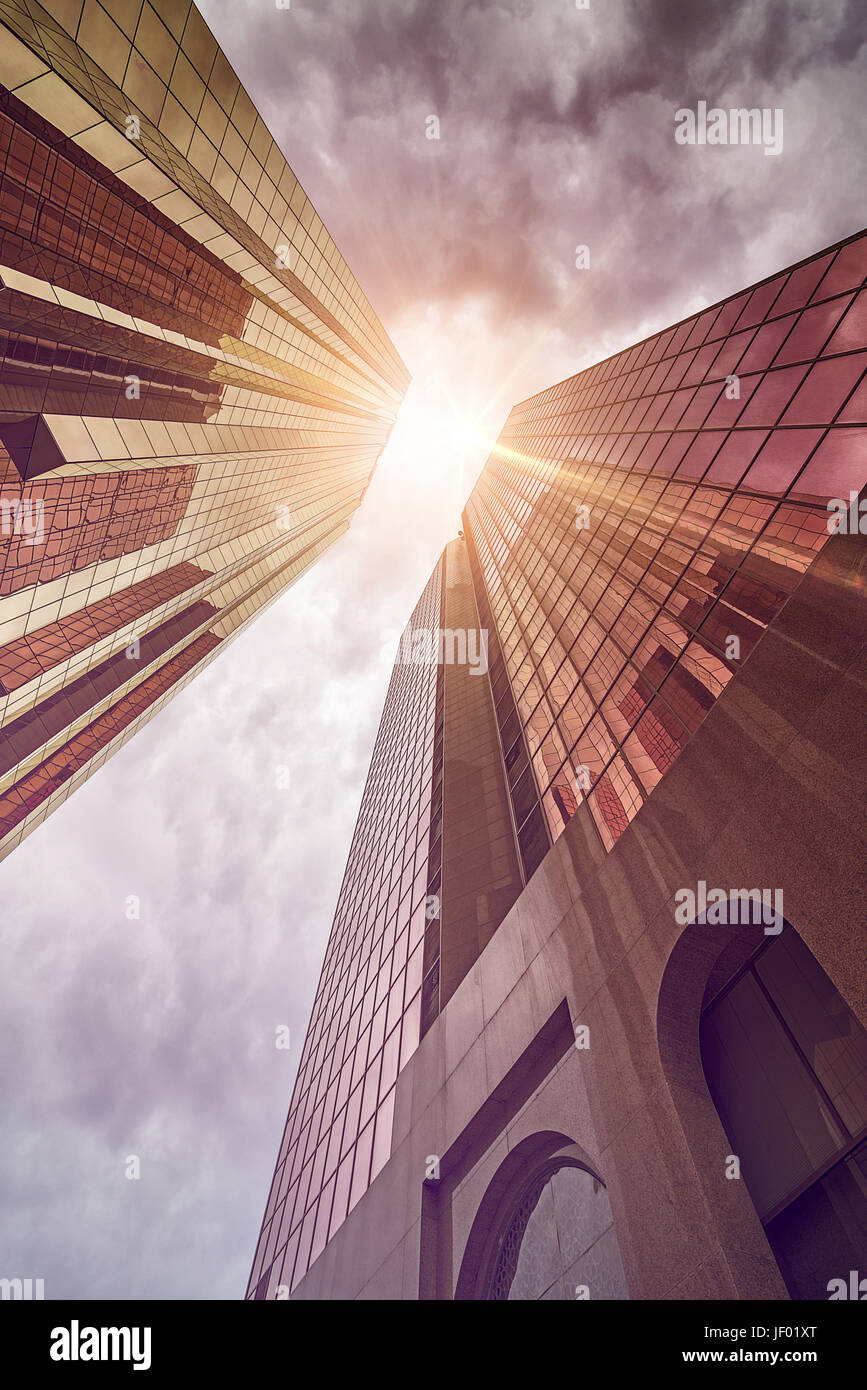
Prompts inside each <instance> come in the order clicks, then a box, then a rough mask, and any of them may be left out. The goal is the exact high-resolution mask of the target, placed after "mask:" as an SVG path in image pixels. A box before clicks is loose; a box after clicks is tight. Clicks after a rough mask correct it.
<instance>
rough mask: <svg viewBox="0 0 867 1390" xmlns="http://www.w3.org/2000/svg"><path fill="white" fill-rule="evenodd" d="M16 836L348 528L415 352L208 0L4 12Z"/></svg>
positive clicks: (2, 627) (0, 149) (0, 251)
mask: <svg viewBox="0 0 867 1390" xmlns="http://www.w3.org/2000/svg"><path fill="white" fill-rule="evenodd" d="M0 81H2V83H3V84H4V85H3V86H2V87H0V509H2V528H0V721H2V722H0V778H2V782H0V856H2V855H5V854H6V853H8V852H9V850H10V849H11V848H13V847H14V846H15V845H16V844H17V843H18V842H19V841H20V840H21V839H22V838H23V836H24V835H26V834H27V833H28V832H29V831H30V830H31V829H32V828H33V827H34V826H35V825H37V824H38V823H39V822H40V821H41V820H42V819H44V817H45V816H46V815H47V814H48V813H49V812H50V811H51V810H52V809H53V808H54V807H55V806H56V805H57V804H58V803H59V802H60V801H62V800H63V799H64V798H65V797H66V796H67V795H68V794H69V792H70V790H72V789H73V788H74V787H75V786H77V785H79V784H80V783H81V782H82V781H83V780H84V779H85V778H87V777H88V776H89V775H90V773H91V772H92V771H94V770H95V769H96V768H97V767H98V766H100V765H101V764H102V763H103V762H104V761H105V759H106V757H108V756H110V755H111V753H112V752H113V751H115V750H116V749H117V748H118V747H119V746H121V744H122V743H123V742H125V741H126V740H127V739H128V738H129V737H131V735H132V734H133V733H134V732H135V730H136V729H137V728H139V727H140V726H141V725H142V723H144V722H145V721H146V720H148V719H149V718H150V717H151V716H152V715H153V714H155V713H156V711H157V710H159V709H160V708H162V706H163V705H164V704H165V703H166V702H167V701H168V700H169V699H171V697H172V695H173V694H174V693H175V692H176V691H177V690H178V689H180V688H181V686H183V685H184V684H185V683H186V682H187V681H188V680H190V679H191V678H192V676H193V675H194V674H195V672H196V671H197V670H199V669H200V668H201V667H202V666H203V665H204V664H206V663H207V662H209V661H210V660H211V659H212V658H213V656H214V654H215V653H216V652H217V651H218V650H219V648H220V646H221V644H223V643H224V642H226V641H228V640H230V639H231V638H232V637H234V636H235V635H236V634H237V633H239V632H241V631H242V630H243V629H244V628H245V627H246V626H247V625H248V624H249V623H250V622H252V621H253V620H254V618H255V617H256V615H257V614H258V613H260V612H262V610H263V609H264V608H265V607H266V606H267V605H268V604H270V603H271V602H273V601H274V600H275V599H276V598H277V597H278V596H279V595H280V594H281V593H283V592H284V591H285V589H286V588H287V587H288V586H289V585H291V584H292V583H293V582H294V581H295V580H296V579H297V578H298V577H299V576H300V575H301V574H303V573H304V572H305V570H307V569H308V568H309V567H310V566H311V565H312V564H314V563H315V561H316V560H317V559H318V557H319V556H320V555H321V554H322V553H323V552H324V551H325V550H326V549H327V548H328V547H329V546H330V545H332V544H333V543H334V541H335V540H337V539H338V537H339V536H340V535H342V533H343V532H344V531H345V530H346V529H347V527H348V525H349V523H350V520H351V517H352V514H353V512H354V511H355V509H356V507H357V506H358V505H359V503H360V501H361V499H362V497H363V495H364V492H365V489H366V487H367V484H368V482H369V480H370V477H371V474H372V472H373V469H374V467H375V465H376V461H377V459H378V457H379V454H380V453H381V450H382V448H383V445H384V443H385V441H386V439H387V438H388V434H389V431H390V428H391V425H392V423H393V421H394V418H395V415H396V412H397V409H398V406H399V404H400V401H401V399H402V397H403V394H404V392H405V390H406V387H407V384H408V376H407V372H406V369H405V367H404V365H403V363H402V362H401V360H400V358H399V356H398V354H397V352H396V351H395V349H394V347H393V346H392V344H391V342H390V341H389V339H388V338H387V336H386V334H385V332H384V331H383V328H382V325H381V324H380V322H379V320H378V319H377V317H376V315H375V314H374V312H373V310H372V308H371V306H370V304H369V303H368V301H367V299H366V298H365V296H364V294H363V292H362V290H361V288H360V287H359V285H358V283H357V282H356V280H355V279H354V277H353V275H352V273H351V272H350V270H349V268H348V266H347V265H346V262H345V261H344V260H343V257H342V256H341V255H340V252H339V251H338V249H337V247H336V246H335V244H334V242H333V241H332V240H331V238H330V236H329V235H328V232H327V231H326V229H325V227H324V226H323V224H322V222H321V220H320V218H319V217H318V216H317V214H316V211H315V209H314V208H313V206H312V204H311V203H310V201H309V199H308V198H307V196H306V195H305V193H304V190H303V189H302V187H301V185H300V184H299V183H298V181H297V180H296V178H295V177H294V175H293V173H292V171H291V169H290V168H289V166H288V164H287V163H286V160H285V159H284V157H283V155H282V153H281V152H280V150H279V149H278V147H277V146H276V144H275V143H274V141H273V139H272V138H271V136H270V134H269V133H268V130H267V128H266V126H265V124H264V122H263V120H262V118H261V116H260V115H258V113H257V111H256V109H255V107H254V106H253V104H252V102H251V101H250V98H249V97H248V95H247V93H246V92H245V91H244V89H243V88H242V87H241V85H240V83H239V82H238V79H237V77H236V76H235V74H234V72H233V71H232V69H231V67H230V66H229V64H228V62H227V61H226V58H225V57H224V55H223V53H222V52H221V51H220V49H219V48H218V46H217V44H216V42H215V40H214V38H213V37H212V35H211V33H210V32H209V30H208V28H207V26H206V25H205V23H204V21H203V20H202V18H201V16H200V15H199V13H198V11H197V10H196V9H195V7H194V6H192V5H190V4H189V3H187V2H186V0H182V3H178V0H154V4H150V3H146V4H144V5H142V6H134V7H132V8H130V7H126V6H119V7H115V8H114V9H113V10H111V12H110V13H109V9H104V8H103V7H102V6H100V5H98V4H96V3H93V0H87V2H86V3H82V0H63V3H62V4H59V3H58V4H54V5H52V6H51V8H50V10H46V9H43V8H42V7H41V6H40V5H38V4H35V3H30V2H29V0H28V3H27V4H24V3H23V0H9V3H4V5H3V7H2V11H0Z"/></svg>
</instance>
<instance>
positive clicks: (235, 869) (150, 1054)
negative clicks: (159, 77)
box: [0, 0, 867, 1298]
mask: <svg viewBox="0 0 867 1390" xmlns="http://www.w3.org/2000/svg"><path fill="white" fill-rule="evenodd" d="M46 3H48V5H49V8H50V0H46ZM200 7H201V9H202V11H203V14H204V16H205V18H206V20H207V21H208V23H209V24H210V25H211V28H212V29H213V31H214V33H215V35H216V37H217V39H218V41H219V42H220V44H221V45H222V47H223V49H224V50H225V52H226V54H227V55H228V57H229V59H230V61H231V62H232V63H233V65H234V66H235V68H236V70H237V72H238V75H239V76H240V78H241V80H242V82H243V83H244V85H245V86H246V87H247V90H248V91H249V92H250V94H251V96H252V98H253V100H254V102H255V103H256V104H257V105H258V107H259V109H260V110H261V111H262V113H263V115H264V116H265V118H266V120H267V121H268V123H269V125H270V126H271V129H272V131H273V133H274V135H275V136H276V138H277V140H278V142H279V143H280V145H281V147H282V149H283V151H284V153H285V154H286V156H287V158H288V159H289V162H290V163H291V164H292V166H293V168H294V170H295V172H296V174H297V175H298V177H299V178H300V179H301V181H302V183H303V184H304V186H305V188H306V190H307V192H308V194H309V195H310V197H311V198H312V200H313V202H314V203H315V205H316V207H317V210H318V211H319V213H320V214H321V216H322V217H323V219H324V221H325V222H326V224H327V226H328V228H329V230H330V232H331V233H332V235H333V236H334V238H335V240H336V241H337V243H338V245H339V246H340V247H341V249H342V251H343V252H344V254H345V255H346V257H347V259H348V261H349V263H350V265H351V266H352V269H353V270H354V272H355V274H356V275H357V277H358V278H359V280H360V281H361V283H362V285H363V286H364V288H365V290H366V292H367V294H368V296H369V297H370V299H371V301H372V303H373V304H374V306H375V308H376V309H377V311H378V313H379V314H380V316H381V318H382V320H383V323H384V324H385V327H386V329H387V331H388V332H389V333H390V334H391V336H392V338H393V339H394V341H395V343H396V345H397V347H398V349H399V350H400V352H401V354H402V356H403V358H404V360H405V361H406V363H407V365H408V367H409V369H410V371H411V372H412V375H413V378H414V382H413V386H412V387H411V389H410V393H409V396H408V398H407V401H406V403H405V406H404V411H403V413H402V416H401V420H400V421H399V423H398V426H397V427H396V429H395V431H394V434H393V436H392V439H391V441H390V444H389V446H388V449H387V451H386V454H385V455H384V457H383V459H382V461H381V463H380V466H379V470H378V473H377V476H376V478H375V480H374V483H373V484H372V486H371V488H370V491H369V493H368V496H367V498H366V500H365V503H364V506H363V508H362V509H361V511H360V512H359V514H358V516H357V517H356V519H355V521H354V523H353V526H352V529H351V531H350V533H349V535H348V536H347V537H346V538H344V539H343V540H342V541H341V542H340V543H339V544H338V546H336V547H335V548H334V550H333V551H332V552H331V553H330V554H329V555H328V556H327V557H326V558H325V559H323V560H322V561H321V562H320V563H319V565H318V566H317V567H316V568H315V570H313V571H312V572H311V573H310V574H309V575H307V576H306V577H305V578H304V579H303V580H302V581H301V582H300V583H299V584H298V585H296V587H295V588H294V589H292V590H291V591H290V592H289V593H288V594H287V595H285V596H284V597H283V598H282V599H281V600H280V601H279V602H278V603H277V604H276V605H275V606H274V607H273V608H271V609H270V610H269V611H268V613H266V614H265V615H264V616H263V617H262V618H260V619H259V620H258V622H257V623H256V624H255V625H254V627H253V628H252V629H251V630H250V631H249V632H248V633H246V634H245V635H244V636H243V637H241V638H240V639H239V640H238V641H237V642H236V643H235V644H234V645H232V646H231V647H229V648H228V649H227V650H226V651H225V652H223V653H222V654H221V655H220V656H219V658H218V659H217V660H216V661H215V663H214V664H213V665H212V666H211V667H210V668H209V669H208V670H207V671H206V672H205V673H204V674H202V675H201V676H199V677H198V678H197V679H196V681H195V682H194V683H193V684H192V685H191V686H190V687H188V688H187V689H186V690H185V691H184V692H182V693H181V694H180V695H179V696H178V698H177V699H176V700H175V701H174V702H173V703H172V704H171V705H170V706H169V708H168V709H167V710H166V711H164V712H163V713H162V714H160V715H159V716H158V717H157V718H156V719H155V720H154V721H153V722H152V723H151V724H150V725H149V726H148V727H147V728H146V729H145V730H144V731H143V732H142V733H140V734H139V735H138V736H137V737H136V738H135V740H134V741H133V742H132V743H131V744H130V745H128V746H127V748H126V749H124V750H123V752H122V753H120V754H119V755H118V756H117V757H115V758H114V760H113V761H112V762H111V763H110V764H109V765H108V766H107V767H106V768H104V769H103V770H102V771H100V772H99V773H98V774H97V775H96V776H95V777H94V778H93V779H92V780H91V781H90V782H89V783H88V784H87V785H86V786H85V787H84V788H83V789H82V790H81V791H79V792H77V793H76V794H75V796H74V797H73V798H72V799H71V800H70V801H68V802H67V803H66V805H65V806H64V807H62V809H61V810H60V811H58V812H57V813H56V814H55V815H54V816H53V817H52V819H51V820H50V821H49V822H48V823H47V824H46V825H44V826H43V827H42V828H40V829H39V830H37V831H36V832H35V834H34V835H33V836H31V838H30V839H29V840H28V841H26V842H25V844H24V845H23V846H22V847H21V848H20V849H18V850H16V851H15V853H14V854H13V855H12V857H11V858H10V859H9V860H7V861H6V862H5V863H4V864H3V865H2V866H0V902H2V909H3V917H2V933H0V1018H2V1032H0V1070H2V1082H0V1094H2V1102H0V1103H2V1126H3V1138H4V1143H3V1154H2V1159H0V1255H2V1261H0V1262H2V1265H3V1268H2V1270H0V1274H3V1275H4V1276H8V1277H12V1276H19V1277H23V1278H26V1277H32V1278H44V1279H45V1281H46V1295H47V1296H48V1297H54V1298H60V1297H73V1296H80V1297H119V1298H128V1297H156V1298H237V1297H239V1296H241V1295H242V1294H243V1291H244V1287H245V1283H246V1278H247V1274H248V1270H249V1265H250V1261H251V1258H252V1254H253V1249H254V1246H255V1242H256V1236H257V1233H258V1225H259V1221H260V1218H261V1213H262V1209H263V1206H264V1202H265V1197H266V1195H267V1188H268V1184H269V1181H270V1177H271V1172H272V1167H273V1162H274V1158H275V1156H276V1150H277V1144H278V1141H279V1137H280V1134H281V1131H282V1126H283V1121H284V1118H285V1111H286V1106H287V1104H288V1099H289V1093H290V1090H291V1083H292V1080H293V1077H294V1071H295V1067H296V1065H297V1060H298V1055H299V1052H300V1046H301V1042H302V1041H303V1034H304V1028H305V1025H306V1021H307V1015H308V1012H309V1008H310V1004H311V1002H312V997H313V992H314V989H315V984H316V978H317V976H318V970H319V965H320V963H321V959H322V954H323V951H324V945H325V940H326V937H327V934H328V929H329V926H330V921H331V916H332V913H333V909H334V904H335V902H336V898H337V892H338V888H339V884H340V879H341V876H342V873H343V867H344V863H345V858H346V852H347V850H348V847H349V841H350V837H351V833H352V827H353V825H354V821H355V815H356V812H357V809H358V804H359V800H360V797H361V790H362V786H363V781H364V777H365V773H366V768H367V762H368V759H369V756H370V752H371V750H372V746H373V740H374V736H375V732H376V726H377V723H378V718H379V713H380V709H381V705H382V700H383V697H384V694H385V688H386V684H387V680H388V675H389V670H390V663H391V659H392V656H393V652H394V646H395V642H396V636H397V632H398V631H399V629H400V628H402V627H403V625H404V623H405V621H406V619H407V617H408V615H409V612H410V610H411V608H412V606H413V604H414V602H415V600H416V598H417V597H418V594H419V592H420V590H421V587H422V584H423V583H424V581H425V579H426V578H427V576H428V574H429V573H430V570H431V569H432V567H433V565H434V563H435V561H436V559H437V556H438V554H439V552H440V550H441V548H442V546H443V545H444V544H445V542H446V541H447V540H449V539H450V537H451V536H452V535H453V534H454V532H455V529H456V527H457V526H458V524H459V521H458V517H459V512H460V505H461V503H462V501H463V500H464V498H465V497H466V494H467V492H468V491H469V488H470V486H471V484H472V481H473V478H474V477H475V475H476V473H477V472H478V470H479V468H480V467H481V464H482V463H483V461H484V457H485V445H484V440H485V438H489V437H491V436H495V435H496V433H497V431H498V429H499V427H500V426H501V424H502V422H503V420H504V419H505V416H506V414H507V412H508V408H509V406H510V404H512V403H513V402H514V401H516V400H520V399H521V398H523V397H525V396H527V395H529V394H531V393H532V392H534V391H537V390H539V389H541V388H542V387H544V386H547V385H550V384H551V383H552V382H554V381H556V380H558V379H561V378H562V377H564V376H566V375H570V374H571V373H572V372H574V371H577V370H579V369H580V368H582V367H584V366H587V365H589V364H590V363H591V362H594V361H596V360H598V359H599V358H600V357H603V356H606V355H608V354H609V353H610V352H613V351H615V350H617V349H619V348H621V347H624V346H626V345H628V344H629V343H632V342H635V341H636V340H638V339H640V338H642V337H644V336H646V335H647V334H648V333H650V332H652V331H654V330H655V329H657V328H661V327H663V326H665V325H666V324H667V323H671V322H673V321H675V320H677V319H680V318H683V317H684V316H685V315H686V314H688V313H690V312H691V311H693V310H695V309H697V308H699V307H701V306H702V305H704V304H707V303H710V302H713V301H714V300H716V299H719V298H721V297H722V296H724V295H726V294H729V293H731V292H733V291H735V290H737V289H739V288H741V287H742V286H743V285H746V284H748V283H750V282H751V281H753V280H756V279H759V278H761V277H762V276H764V275H768V274H770V273H772V272H773V271H775V270H777V269H779V268H780V267H782V266H784V265H786V264H788V263H790V262H792V261H795V260H798V259H800V258H801V257H804V256H807V255H809V254H810V253H812V252H813V251H816V250H818V249H819V248H820V247H822V246H824V245H826V244H828V243H829V242H832V241H834V240H837V239H838V238H840V237H843V236H846V235H848V234H849V233H851V232H854V231H856V230H858V229H859V228H860V226H861V225H862V224H863V220H864V213H863V189H864V187H865V183H867V179H865V173H867V170H865V163H867V159H865V146H864V139H863V123H862V119H861V108H862V105H863V90H864V83H865V67H867V8H865V6H864V4H863V3H862V0H851V2H850V3H847V0H822V3H821V4H817V3H815V0H788V3H786V2H785V0H742V3H738V2H737V0H731V3H727V2H726V0H721V2H720V3H714V4H707V3H702V0H632V2H630V0H590V4H589V8H588V9H579V8H578V7H577V5H576V4H575V3H574V0H497V3H493V2H492V3H486V0H291V6H290V7H289V8H287V9H278V8H277V4H276V3H275V0H200ZM699 100H706V101H707V102H708V104H709V105H711V106H715V105H716V106H724V107H729V106H757V107H770V108H774V109H776V108H780V109H781V110H782V111H783V120H784V125H783V132H784V139H783V149H782V152H781V153H780V154H779V155H777V156H768V155H765V154H764V153H763V150H762V149H761V148H756V147H729V148H725V147H710V146H704V147H699V146H694V147H690V146H681V145H679V144H677V143H676V142H675V140H674V129H675V125H674V113H675V111H676V110H677V109H678V108H681V107H689V106H692V107H695V105H696V103H697V102H698V101H699ZM431 116H436V117H437V120H438V122H439V139H436V140H435V139H429V138H427V134H426V132H427V131H430V130H432V129H433V128H434V127H433V126H432V124H431V122H430V120H429V118H430V117H431ZM581 245H583V246H587V247H589V252H590V266H589V269H582V270H579V269H577V268H576V265H575V260H576V247H577V246H581ZM468 441H469V442H468ZM280 765H287V766H288V767H289V768H290V769H291V781H290V786H289V788H288V789H285V790H280V789H278V787H277V785H276V776H275V773H276V769H277V767H278V766H280ZM131 894H135V895H137V896H138V897H139V898H140V899H141V917H140V919H139V920H137V921H136V920H132V921H131V920H128V919H127V916H126V900H127V898H128V896H129V895H131ZM280 1025H288V1026H289V1028H290V1030H291V1037H292V1047H291V1048H290V1049H289V1051H288V1052H287V1051H278V1050H277V1049H276V1048H275V1045H274V1039H275V1029H276V1028H277V1027H278V1026H280ZM129 1155H137V1156H138V1157H139V1159H140V1163H141V1177H140V1179H139V1180H138V1181H129V1180H127V1178H126V1177H125V1168H126V1160H127V1156H129Z"/></svg>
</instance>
